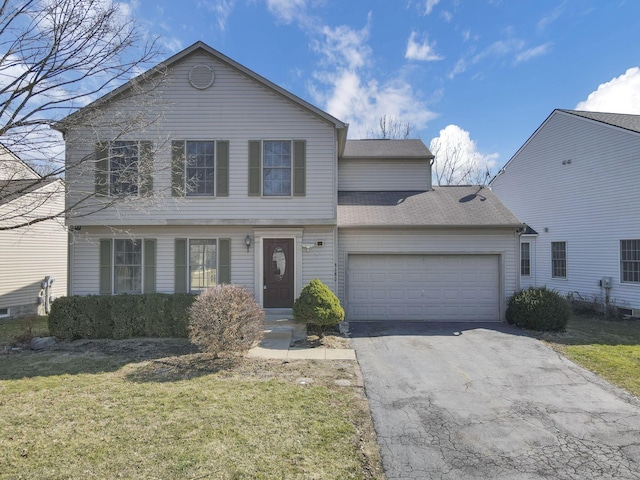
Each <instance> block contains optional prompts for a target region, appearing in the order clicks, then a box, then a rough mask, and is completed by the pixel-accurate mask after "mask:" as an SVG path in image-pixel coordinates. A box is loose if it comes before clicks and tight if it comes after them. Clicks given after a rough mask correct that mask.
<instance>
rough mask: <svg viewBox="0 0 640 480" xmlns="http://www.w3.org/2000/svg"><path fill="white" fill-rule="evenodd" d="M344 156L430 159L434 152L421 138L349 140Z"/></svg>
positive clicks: (352, 157) (353, 157)
mask: <svg viewBox="0 0 640 480" xmlns="http://www.w3.org/2000/svg"><path fill="white" fill-rule="evenodd" d="M342 158H349V159H355V158H363V159H365V158H366V159H371V158H388V159H392V158H397V159H400V158H402V159H422V160H430V159H432V158H433V154H432V153H431V152H430V151H429V149H428V148H427V147H426V145H425V144H424V143H423V142H422V140H420V139H406V140H391V139H365V140H347V143H346V145H345V148H344V154H343V155H342Z"/></svg>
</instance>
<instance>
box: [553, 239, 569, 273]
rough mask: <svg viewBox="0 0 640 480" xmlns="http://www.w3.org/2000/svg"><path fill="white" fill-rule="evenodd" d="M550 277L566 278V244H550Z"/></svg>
mask: <svg viewBox="0 0 640 480" xmlns="http://www.w3.org/2000/svg"><path fill="white" fill-rule="evenodd" d="M551 276H552V277H554V278H566V277H567V242H551Z"/></svg>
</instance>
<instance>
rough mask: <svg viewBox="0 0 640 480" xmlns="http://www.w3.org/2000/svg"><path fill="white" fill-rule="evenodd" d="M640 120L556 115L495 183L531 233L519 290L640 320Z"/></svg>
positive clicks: (524, 246)
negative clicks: (565, 297)
mask: <svg viewBox="0 0 640 480" xmlns="http://www.w3.org/2000/svg"><path fill="white" fill-rule="evenodd" d="M639 185H640V115H623V114H616V113H596V112H582V111H572V110H554V111H553V112H552V113H551V115H549V117H548V118H547V119H546V120H545V121H544V122H543V123H542V125H541V126H540V127H539V128H538V129H537V130H536V131H535V132H534V134H533V135H532V136H531V137H530V138H529V139H528V140H527V142H526V143H525V144H524V145H523V146H522V147H521V148H520V149H519V150H518V152H516V154H515V155H514V156H513V157H512V158H511V160H509V162H508V163H507V164H506V165H505V167H504V168H503V169H502V170H501V171H500V172H499V173H498V175H496V177H495V178H494V179H493V180H492V181H491V183H490V187H491V189H492V190H493V192H494V193H495V194H496V195H497V196H498V197H499V198H500V199H501V200H502V201H503V202H504V203H505V205H507V206H508V207H509V208H510V209H511V211H512V212H513V213H515V215H516V216H517V217H518V218H519V219H521V220H522V221H523V222H525V223H526V224H527V225H528V226H529V228H528V229H527V233H526V234H525V235H523V236H522V238H521V259H520V263H521V267H520V269H521V271H520V284H521V286H522V287H526V286H542V285H545V286H547V287H548V288H552V289H555V290H557V291H558V292H560V293H562V294H573V295H574V297H576V298H578V299H579V298H581V297H582V298H584V299H586V300H588V301H594V300H595V301H596V302H597V303H600V304H603V305H606V303H607V301H608V302H609V305H611V306H617V307H619V308H622V309H623V312H624V313H627V314H633V315H636V316H637V315H640V210H639V209H638V205H639V204H640V188H639Z"/></svg>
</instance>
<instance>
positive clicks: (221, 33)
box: [123, 0, 640, 173]
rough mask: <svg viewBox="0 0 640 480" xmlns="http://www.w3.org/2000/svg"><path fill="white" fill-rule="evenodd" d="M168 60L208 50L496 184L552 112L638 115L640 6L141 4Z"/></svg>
mask: <svg viewBox="0 0 640 480" xmlns="http://www.w3.org/2000/svg"><path fill="white" fill-rule="evenodd" d="M123 6H125V7H126V8H127V9H128V10H129V14H130V15H132V16H133V17H135V18H136V19H137V21H138V22H139V24H140V26H141V27H142V28H143V29H144V30H145V31H146V32H148V33H149V34H150V35H159V36H160V40H161V44H162V47H163V50H164V53H165V54H166V57H168V56H170V55H172V54H174V53H176V52H178V51H180V50H182V49H183V48H186V47H187V46H189V45H191V44H192V43H194V42H196V41H198V40H202V41H204V42H205V43H207V44H209V45H210V46H212V47H213V48H215V49H217V50H219V51H220V52H222V53H224V54H225V55H227V56H229V57H231V58H233V59H234V60H236V61H237V62H239V63H241V64H243V65H244V66H246V67H248V68H250V69H252V70H254V71H255V72H257V73H259V74H260V75H262V76H264V77H266V78H268V79H269V80H271V81H273V82H275V83H276V84H278V85H280V86H282V87H284V88H286V89H288V90H289V91H291V92H293V93H295V94H296V95H298V96H300V97H302V98H304V99H305V100H307V101H309V102H311V103H313V104H315V105H317V106H318V107H320V108H322V109H324V110H325V111H327V112H329V113H331V114H332V115H334V116H336V117H338V118H339V119H341V120H343V121H346V122H348V123H349V124H350V138H364V137H366V136H367V134H368V132H369V131H370V130H371V129H372V128H374V127H375V125H376V123H377V121H378V119H379V118H380V117H381V116H382V115H387V116H391V117H395V118H397V119H399V120H400V121H403V122H410V123H411V124H412V125H413V126H414V132H415V135H416V136H419V137H420V138H421V139H422V140H423V141H424V142H425V144H426V145H427V146H429V145H430V143H431V141H432V139H433V138H434V137H440V136H441V131H442V132H443V133H442V139H443V141H444V139H445V137H446V138H447V139H448V140H447V141H453V142H458V143H459V144H461V145H462V146H463V148H464V149H465V151H467V152H468V154H469V155H472V156H475V158H476V161H478V162H479V163H483V162H485V163H488V165H489V166H490V167H491V170H492V172H493V173H495V171H497V169H499V168H500V167H501V166H502V165H504V164H505V163H506V162H507V161H508V160H509V158H510V157H511V156H512V155H513V154H514V153H515V152H516V150H517V149H518V148H519V147H520V146H521V145H522V144H523V143H524V142H525V141H526V140H527V138H528V137H529V136H530V135H531V134H532V133H533V132H534V130H535V129H536V128H537V127H538V126H539V125H540V124H541V123H542V122H543V121H544V119H545V118H546V117H547V116H548V115H549V114H550V113H551V111H552V110H553V109H554V108H567V109H576V108H579V109H585V110H597V111H620V112H625V113H638V114H640V68H639V67H640V48H639V47H640V33H639V32H640V2H639V1H637V0H626V1H625V0H536V1H533V0H531V1H530V0H419V1H418V0H373V1H358V0H351V1H345V0H194V1H189V0H184V1H175V0H153V1H149V0H136V1H134V2H132V3H129V4H124V3H123Z"/></svg>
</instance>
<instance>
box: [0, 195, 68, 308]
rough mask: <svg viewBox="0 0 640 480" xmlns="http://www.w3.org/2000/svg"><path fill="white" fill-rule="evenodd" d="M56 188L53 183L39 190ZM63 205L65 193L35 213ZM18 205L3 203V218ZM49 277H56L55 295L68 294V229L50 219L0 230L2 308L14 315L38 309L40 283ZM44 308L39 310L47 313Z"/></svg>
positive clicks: (59, 207) (0, 297) (0, 299)
mask: <svg viewBox="0 0 640 480" xmlns="http://www.w3.org/2000/svg"><path fill="white" fill-rule="evenodd" d="M55 188H57V186H56V185H55V184H52V185H48V186H46V187H43V188H42V189H40V190H39V192H42V191H46V190H47V189H55ZM19 200H20V199H18V200H17V201H19ZM63 205H64V198H63V195H58V196H56V197H54V198H51V199H49V200H48V202H47V204H46V206H43V207H39V208H38V209H37V210H36V211H35V212H34V214H36V215H37V214H39V213H40V214H48V213H49V212H51V211H52V210H55V209H62V207H63ZM14 206H15V202H10V203H8V204H5V205H2V206H0V218H2V210H6V209H9V208H13V207H14ZM46 276H51V277H54V278H55V282H54V284H53V289H52V294H53V296H54V297H61V296H64V295H66V294H67V230H66V229H65V228H64V226H63V225H61V222H60V221H56V220H48V221H44V222H40V223H37V224H34V225H32V226H30V227H24V228H20V229H17V230H4V231H0V308H2V309H4V308H9V309H10V310H11V315H12V316H14V315H16V314H18V315H19V314H20V313H21V312H22V313H24V314H35V313H36V312H38V303H37V302H38V297H39V295H40V292H41V285H40V284H41V282H42V281H43V280H44V278H45V277H46ZM43 307H44V306H41V308H40V311H39V313H44V309H43Z"/></svg>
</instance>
